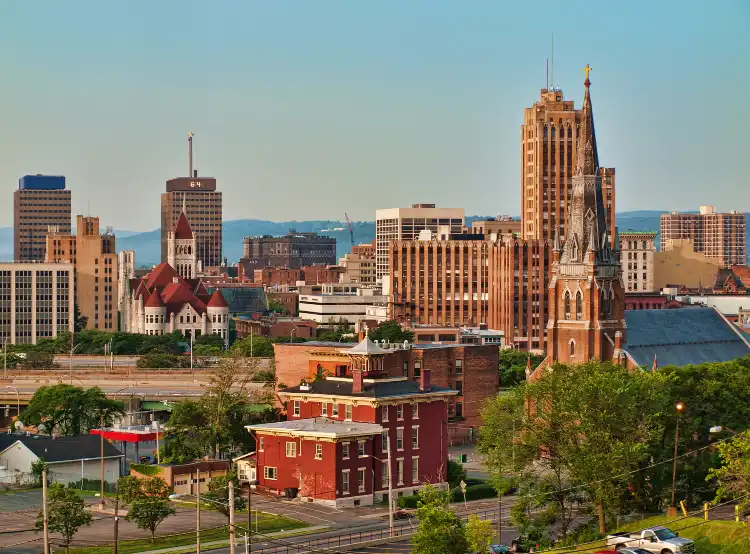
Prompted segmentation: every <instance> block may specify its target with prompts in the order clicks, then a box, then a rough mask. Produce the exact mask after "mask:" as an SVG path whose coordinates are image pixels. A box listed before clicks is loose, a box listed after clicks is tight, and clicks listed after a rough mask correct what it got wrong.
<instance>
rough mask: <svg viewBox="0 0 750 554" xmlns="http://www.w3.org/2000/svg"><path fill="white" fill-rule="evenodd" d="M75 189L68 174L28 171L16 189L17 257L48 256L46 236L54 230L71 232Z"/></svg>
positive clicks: (17, 258)
mask: <svg viewBox="0 0 750 554" xmlns="http://www.w3.org/2000/svg"><path fill="white" fill-rule="evenodd" d="M70 198H71V193H70V191H69V190H67V189H66V188H65V177H57V176H52V175H25V176H24V177H21V179H19V181H18V190H16V191H14V192H13V258H14V259H15V260H16V261H36V262H41V261H44V259H45V251H44V248H45V242H44V241H45V237H46V236H47V233H49V232H50V230H54V231H55V232H58V233H61V234H64V235H69V234H70V232H71V229H70V224H71V215H70Z"/></svg>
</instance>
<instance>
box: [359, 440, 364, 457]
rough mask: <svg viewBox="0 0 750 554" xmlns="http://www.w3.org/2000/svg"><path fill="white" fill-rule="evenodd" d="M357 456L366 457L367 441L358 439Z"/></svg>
mask: <svg viewBox="0 0 750 554" xmlns="http://www.w3.org/2000/svg"><path fill="white" fill-rule="evenodd" d="M357 456H359V457H360V458H364V457H365V441H357Z"/></svg>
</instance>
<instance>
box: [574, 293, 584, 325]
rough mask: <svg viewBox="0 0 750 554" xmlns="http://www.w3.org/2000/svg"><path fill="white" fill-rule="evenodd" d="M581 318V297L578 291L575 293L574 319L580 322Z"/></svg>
mask: <svg viewBox="0 0 750 554" xmlns="http://www.w3.org/2000/svg"><path fill="white" fill-rule="evenodd" d="M582 316H583V295H582V294H581V291H580V290H579V291H578V292H577V293H576V319H578V320H580V319H581V318H582Z"/></svg>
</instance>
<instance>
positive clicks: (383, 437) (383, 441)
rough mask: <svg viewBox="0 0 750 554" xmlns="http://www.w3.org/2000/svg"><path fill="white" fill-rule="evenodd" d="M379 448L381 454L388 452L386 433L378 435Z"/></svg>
mask: <svg viewBox="0 0 750 554" xmlns="http://www.w3.org/2000/svg"><path fill="white" fill-rule="evenodd" d="M380 448H381V450H382V451H383V452H386V451H387V450H388V431H383V432H382V433H381V435H380Z"/></svg>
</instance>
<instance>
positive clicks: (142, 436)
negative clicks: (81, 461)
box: [91, 429, 164, 442]
mask: <svg viewBox="0 0 750 554" xmlns="http://www.w3.org/2000/svg"><path fill="white" fill-rule="evenodd" d="M91 434H92V435H104V438H105V439H107V440H109V441H123V442H147V441H155V440H156V435H157V434H158V435H159V438H161V437H163V436H164V433H163V432H160V433H156V432H155V431H153V432H143V431H128V430H127V429H104V431H102V430H101V429H91Z"/></svg>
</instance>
